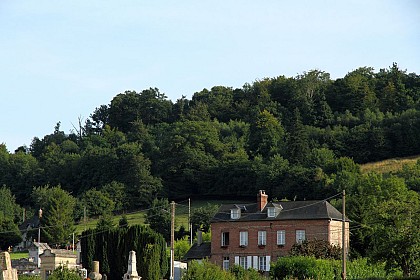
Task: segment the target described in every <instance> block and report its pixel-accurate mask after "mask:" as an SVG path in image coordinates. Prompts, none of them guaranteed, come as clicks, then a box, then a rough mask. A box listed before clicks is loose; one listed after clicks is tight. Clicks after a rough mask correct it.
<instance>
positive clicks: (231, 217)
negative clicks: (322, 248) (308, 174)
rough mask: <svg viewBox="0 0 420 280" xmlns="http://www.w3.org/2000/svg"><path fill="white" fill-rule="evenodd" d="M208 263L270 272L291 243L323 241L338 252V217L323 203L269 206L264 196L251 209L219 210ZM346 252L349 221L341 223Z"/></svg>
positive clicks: (243, 206) (242, 206) (236, 206)
mask: <svg viewBox="0 0 420 280" xmlns="http://www.w3.org/2000/svg"><path fill="white" fill-rule="evenodd" d="M211 231H212V242H211V261H212V262H214V263H216V264H218V265H219V266H221V267H223V268H224V269H229V267H231V266H233V265H240V266H242V267H244V268H254V269H256V270H259V271H269V270H270V263H271V262H275V261H276V260H277V259H278V258H280V257H283V256H287V255H288V254H289V252H290V249H291V248H292V246H293V245H294V244H295V243H300V242H302V241H303V240H306V239H308V240H309V239H321V240H327V241H328V242H329V243H331V244H334V245H337V246H340V247H341V246H342V214H341V213H340V212H339V211H338V210H337V209H335V208H334V207H333V206H332V205H331V204H330V203H328V202H327V201H323V200H320V201H284V202H283V201H281V202H268V196H267V195H266V194H265V192H264V191H259V193H258V194H257V202H256V203H251V204H229V205H222V206H221V207H220V208H219V211H218V213H217V214H216V215H215V216H214V217H213V219H212V222H211ZM345 236H346V242H345V243H346V244H345V246H347V248H348V246H349V244H348V240H349V221H348V220H347V219H346V222H345Z"/></svg>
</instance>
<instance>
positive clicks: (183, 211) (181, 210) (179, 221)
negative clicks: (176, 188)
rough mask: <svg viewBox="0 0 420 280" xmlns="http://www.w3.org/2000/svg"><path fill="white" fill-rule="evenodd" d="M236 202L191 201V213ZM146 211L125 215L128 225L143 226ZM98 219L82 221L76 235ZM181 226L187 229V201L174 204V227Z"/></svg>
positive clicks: (114, 220)
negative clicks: (209, 206) (207, 207)
mask: <svg viewBox="0 0 420 280" xmlns="http://www.w3.org/2000/svg"><path fill="white" fill-rule="evenodd" d="M237 202H238V200H235V201H232V200H191V212H192V211H193V210H194V209H197V208H200V207H203V206H206V205H207V204H212V205H214V204H216V205H221V204H228V203H237ZM146 213H147V209H145V210H138V211H133V212H129V213H125V216H126V217H127V221H128V224H129V225H130V226H131V225H144V224H145V215H146ZM123 215H124V214H120V215H114V216H113V218H112V221H113V223H114V225H118V222H119V220H120V219H121V217H122V216H123ZM97 223H98V219H88V220H87V221H86V224H85V223H83V221H82V222H81V223H79V224H77V225H76V234H77V235H80V234H81V233H82V232H83V231H84V230H85V229H93V228H95V227H96V224H97ZM181 226H184V228H185V229H188V200H183V201H179V202H176V206H175V227H176V228H177V229H179V228H180V227H181Z"/></svg>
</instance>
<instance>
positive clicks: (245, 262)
mask: <svg viewBox="0 0 420 280" xmlns="http://www.w3.org/2000/svg"><path fill="white" fill-rule="evenodd" d="M239 265H240V266H241V267H242V268H244V269H248V257H246V256H240V257H239Z"/></svg>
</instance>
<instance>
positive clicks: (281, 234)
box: [277, 230, 286, 245]
mask: <svg viewBox="0 0 420 280" xmlns="http://www.w3.org/2000/svg"><path fill="white" fill-rule="evenodd" d="M277 245H286V231H285V230H278V231H277Z"/></svg>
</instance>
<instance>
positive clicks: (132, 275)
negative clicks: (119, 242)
mask: <svg viewBox="0 0 420 280" xmlns="http://www.w3.org/2000/svg"><path fill="white" fill-rule="evenodd" d="M140 279H141V277H140V276H139V275H138V274H137V259H136V252H135V251H130V254H129V255H128V269H127V273H125V274H124V276H123V280H140Z"/></svg>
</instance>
